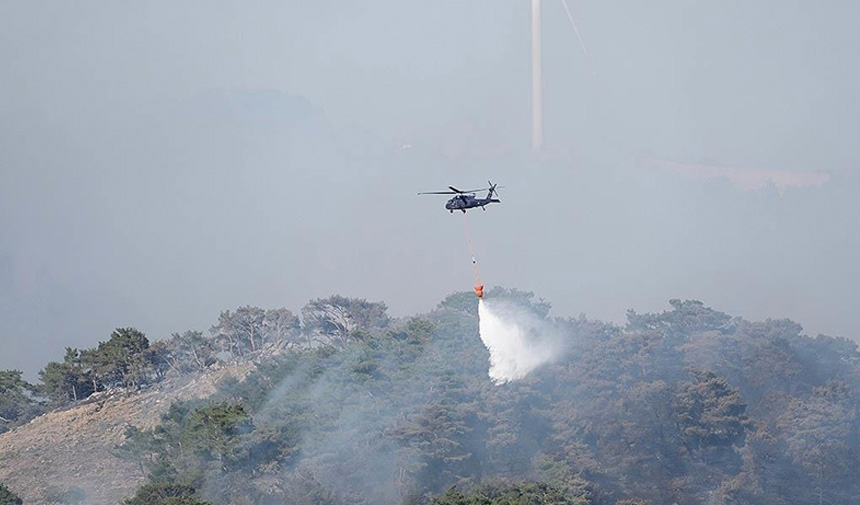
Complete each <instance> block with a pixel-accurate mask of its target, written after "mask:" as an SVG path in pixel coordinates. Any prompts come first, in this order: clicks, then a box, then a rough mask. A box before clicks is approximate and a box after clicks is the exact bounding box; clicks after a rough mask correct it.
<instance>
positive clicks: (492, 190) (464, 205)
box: [418, 181, 504, 214]
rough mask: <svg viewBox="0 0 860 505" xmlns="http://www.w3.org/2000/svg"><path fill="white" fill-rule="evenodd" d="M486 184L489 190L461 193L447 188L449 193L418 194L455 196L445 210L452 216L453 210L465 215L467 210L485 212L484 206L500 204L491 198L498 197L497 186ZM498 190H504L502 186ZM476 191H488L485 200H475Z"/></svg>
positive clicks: (450, 187) (472, 190)
mask: <svg viewBox="0 0 860 505" xmlns="http://www.w3.org/2000/svg"><path fill="white" fill-rule="evenodd" d="M487 184H489V185H490V187H489V188H481V189H469V190H466V191H461V190H459V189H457V188H455V187H454V186H448V189H450V191H426V192H422V193H418V194H419V195H457V196H455V197H453V198H451V199H450V200H448V202H447V203H445V208H446V209H448V211H449V212H451V213H452V214H453V213H454V211H455V210H460V211H462V212H463V214H465V213H466V210H467V209H474V208H476V207H480V208H482V209H484V210H487V208H486V205H488V204H491V203H501V202H502V201H501V200H499V199H498V198H493V195H494V194H495V195H498V194H499V192H498V190H496V186H498V184H493V183H492V182H490V181H487ZM499 187H500V188H504V186H499ZM478 191H488V193H487V197H486V198H477V197H476V196H475V193H476V192H478Z"/></svg>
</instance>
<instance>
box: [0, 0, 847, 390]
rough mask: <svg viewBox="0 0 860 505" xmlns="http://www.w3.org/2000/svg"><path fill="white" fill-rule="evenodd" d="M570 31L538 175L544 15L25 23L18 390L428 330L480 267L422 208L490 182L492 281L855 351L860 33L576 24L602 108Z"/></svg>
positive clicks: (10, 160)
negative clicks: (173, 342)
mask: <svg viewBox="0 0 860 505" xmlns="http://www.w3.org/2000/svg"><path fill="white" fill-rule="evenodd" d="M545 4H546V5H545V26H544V36H545V42H544V48H545V55H544V56H545V67H544V71H545V85H546V90H545V105H546V112H545V118H546V126H545V131H546V143H547V149H546V153H544V156H542V157H537V156H533V155H532V153H531V152H530V150H529V145H528V142H529V131H528V128H529V109H528V107H529V75H528V65H529V47H528V40H529V31H528V30H529V22H528V15H529V12H528V3H527V2H491V1H489V0H476V1H474V2H468V3H467V4H466V5H464V4H462V3H461V2H454V1H453V0H439V1H435V2H430V3H414V2H407V3H404V2H394V1H391V0H376V1H371V2H361V3H360V5H359V4H356V5H344V3H343V2H330V1H318V2H287V3H279V2H271V1H256V2H243V3H242V4H241V5H228V4H220V5H219V4H213V3H211V2H184V3H179V4H176V3H168V2H156V3H146V4H132V3H111V4H97V3H75V4H72V3H63V2H53V3H52V4H51V5H50V6H49V7H46V6H45V5H36V4H31V3H22V2H7V3H5V4H3V5H2V6H0V33H2V34H3V35H2V36H0V64H2V66H3V68H4V76H3V79H2V80H0V116H2V117H3V120H2V121H0V180H2V184H0V369H6V368H17V369H22V370H24V371H25V372H26V375H27V376H28V377H30V378H34V377H35V374H36V372H37V370H38V369H39V368H40V367H41V366H43V365H44V363H45V362H46V361H47V360H51V359H54V360H56V359H60V358H61V357H62V356H61V355H60V354H58V353H61V352H62V349H63V347H64V346H67V345H68V346H79V347H84V346H92V345H95V344H96V343H97V342H98V341H99V340H105V339H107V338H108V336H109V334H110V332H111V331H112V330H113V329H114V328H115V327H117V326H122V325H134V326H136V327H139V328H141V329H143V330H145V331H146V332H147V334H149V335H150V336H152V337H153V338H164V337H166V336H167V335H169V334H170V333H171V332H179V331H184V330H186V329H189V328H198V329H203V330H205V329H206V325H208V324H211V318H212V315H213V314H216V313H218V311H220V310H222V309H226V308H233V307H236V306H238V305H240V304H255V305H259V306H266V307H270V306H271V307H275V306H287V307H291V308H293V309H294V310H297V309H298V308H299V307H301V306H302V305H303V304H304V303H305V302H306V300H308V299H312V298H314V297H320V296H328V295H330V294H332V293H335V292H337V293H343V294H345V295H350V296H359V297H366V298H368V299H373V300H385V301H386V303H387V304H388V305H389V306H390V308H391V312H392V313H393V314H395V315H404V314H411V313H415V312H420V311H426V310H429V309H430V308H432V307H433V306H434V304H435V303H436V302H437V301H438V300H439V299H440V298H442V297H443V296H444V295H445V294H447V293H450V292H451V291H453V290H456V289H464V288H468V287H469V286H470V283H471V274H470V271H469V269H470V267H471V265H470V264H469V257H468V253H467V249H466V244H465V243H464V240H463V235H462V224H461V223H460V220H461V218H460V217H459V216H451V215H449V214H448V213H446V212H445V211H444V209H443V203H444V200H442V199H438V200H436V199H432V197H420V198H419V197H417V196H415V193H416V192H417V191H421V190H435V189H443V188H444V187H445V186H447V185H448V184H454V185H461V186H470V187H471V186H480V185H482V184H483V183H484V182H486V181H487V179H492V180H493V182H499V183H501V184H503V185H505V186H506V187H505V188H504V189H502V194H501V198H502V202H503V203H502V204H501V205H499V206H495V207H493V208H492V209H490V210H488V211H487V212H486V213H483V212H481V213H474V214H472V215H471V216H470V218H471V219H472V229H473V233H474V238H475V245H476V249H477V250H476V255H477V257H478V261H479V262H480V264H481V268H482V274H483V276H484V280H485V282H486V284H487V285H496V284H499V285H506V286H516V287H520V288H522V289H528V290H534V291H536V292H539V293H541V294H542V295H543V296H546V297H547V298H549V299H551V300H552V301H553V307H554V309H553V313H554V314H557V315H563V316H567V315H576V314H579V313H581V312H584V313H586V314H588V315H589V316H590V317H594V318H598V319H603V320H613V321H618V322H622V321H623V316H624V311H625V310H626V309H627V308H631V307H635V308H636V309H637V310H643V311H644V310H658V309H660V308H662V307H663V306H664V305H665V303H666V301H667V300H668V299H671V298H695V299H701V300H704V301H706V302H707V303H708V304H709V305H712V306H714V307H716V308H718V309H719V310H725V311H726V312H729V313H731V314H734V315H738V316H742V317H748V318H752V319H760V318H765V317H783V316H784V317H790V318H792V319H793V320H796V321H798V322H800V323H801V324H803V325H804V327H805V329H806V331H807V332H808V333H810V334H814V333H817V332H824V333H827V334H830V335H842V336H846V337H850V338H856V336H857V328H860V315H858V313H857V311H856V310H854V305H855V303H856V302H854V298H856V297H854V296H853V291H854V286H856V285H857V283H858V281H860V267H858V264H857V262H856V258H857V257H858V255H860V239H858V236H857V234H856V222H855V218H854V216H857V215H858V211H860V204H858V203H857V200H856V198H855V195H856V194H857V190H858V189H860V184H858V177H860V172H858V167H857V162H858V158H860V144H858V143H857V142H856V139H857V138H860V99H858V97H857V95H856V93H855V91H854V90H856V89H858V85H860V74H858V72H857V70H856V65H853V54H852V53H853V51H854V48H856V47H858V46H860V34H858V32H857V31H856V29H855V26H854V24H855V22H854V20H856V19H857V15H858V14H860V12H858V11H860V7H858V6H856V5H854V4H850V3H847V2H842V3H837V4H831V5H827V6H820V5H812V4H808V5H800V4H798V5H790V6H789V5H785V4H784V3H781V2H776V1H764V2H757V3H755V4H741V3H730V4H713V5H702V4H695V5H693V4H689V3H684V2H681V1H668V2H662V3H659V4H657V5H654V4H647V5H646V4H641V3H636V2H623V3H614V4H606V3H596V2H592V3H587V2H574V3H572V4H571V7H572V8H573V11H574V15H575V16H576V18H577V21H578V23H579V28H580V30H581V32H582V36H583V39H584V41H585V43H586V45H587V46H588V50H589V54H590V56H591V63H592V64H593V67H594V71H595V74H596V76H597V78H596V80H592V79H591V77H590V72H589V69H588V67H587V65H586V62H585V60H584V58H583V55H582V52H581V50H580V49H579V46H578V43H577V41H576V39H575V37H574V35H573V33H572V31H571V29H570V27H569V26H568V25H567V19H566V17H565V16H564V12H563V10H562V9H561V6H560V5H556V4H554V3H553V2H546V3H545ZM667 161H668V162H675V163H677V164H680V165H682V166H691V167H695V166H706V167H718V168H720V167H722V168H735V169H738V168H739V169H740V170H741V171H749V172H751V173H756V172H761V171H775V172H787V173H798V172H802V173H818V174H821V173H823V174H825V175H826V180H825V182H823V183H821V184H818V183H815V184H810V185H807V186H801V187H788V188H780V191H777V190H776V189H775V188H774V187H764V188H763V189H758V190H749V189H744V188H743V187H739V185H737V184H736V185H732V184H730V183H729V182H727V181H726V179H725V178H720V177H716V178H705V179H701V178H696V177H694V175H695V174H696V173H697V172H695V169H691V170H693V171H692V172H691V171H690V170H687V171H683V170H668V169H665V168H660V167H661V166H663V165H660V163H662V162H667ZM718 172H719V171H718ZM691 175H693V176H691ZM777 182H778V181H777ZM740 186H743V185H742V184H741V185H740ZM775 186H779V184H775Z"/></svg>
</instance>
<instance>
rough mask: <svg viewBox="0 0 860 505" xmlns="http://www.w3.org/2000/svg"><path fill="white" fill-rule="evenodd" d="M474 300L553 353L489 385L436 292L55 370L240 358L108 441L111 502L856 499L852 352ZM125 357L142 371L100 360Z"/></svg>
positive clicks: (723, 322)
mask: <svg viewBox="0 0 860 505" xmlns="http://www.w3.org/2000/svg"><path fill="white" fill-rule="evenodd" d="M487 296H488V297H489V296H495V297H499V298H502V297H504V298H509V299H512V300H515V301H516V302H517V303H518V304H519V305H522V306H524V307H527V308H529V309H530V310H532V311H533V312H534V313H535V314H537V315H538V316H540V317H542V318H545V319H546V320H547V321H548V322H550V323H551V324H553V325H554V326H555V327H556V328H557V329H558V330H559V331H560V332H562V333H563V334H564V335H566V336H567V344H568V345H567V348H566V351H564V352H563V353H561V354H560V355H559V356H558V358H557V360H556V361H555V362H554V363H552V364H550V365H546V366H545V367H543V368H542V369H539V370H538V371H537V372H535V373H533V374H532V375H531V376H529V377H527V378H526V379H523V380H521V381H518V382H514V383H508V384H505V385H499V386H497V385H494V384H492V383H491V382H490V381H489V379H488V377H487V369H488V357H489V356H488V353H487V351H486V349H485V348H484V347H483V345H482V343H481V340H480V339H479V337H478V321H477V311H476V305H477V303H476V300H475V297H474V295H473V294H472V293H454V294H452V295H451V296H449V297H448V298H446V299H445V300H443V301H442V302H441V303H440V304H439V306H438V307H437V308H436V309H435V310H433V311H431V312H430V313H427V314H423V315H419V316H415V317H410V318H404V319H398V320H395V319H392V318H390V317H388V316H387V315H386V310H385V306H384V304H376V303H370V302H366V301H364V300H355V299H347V298H343V297H331V298H329V299H324V300H314V301H312V302H310V303H309V304H308V305H307V306H306V307H305V308H304V309H303V310H302V311H301V317H298V316H294V315H293V314H292V313H291V312H289V311H287V310H286V309H281V310H279V311H264V310H259V309H254V308H250V307H246V308H242V309H239V310H237V311H236V312H232V313H231V312H225V313H222V314H221V317H220V318H219V322H218V324H216V325H215V326H213V328H212V330H210V336H209V337H204V336H203V335H202V334H201V333H199V332H186V333H185V334H182V335H174V336H173V338H172V339H171V340H170V341H167V342H156V343H155V344H153V345H151V346H146V345H142V340H141V339H140V338H137V337H135V336H134V335H136V334H134V333H133V332H131V331H126V332H120V331H119V330H118V332H116V333H115V335H119V336H120V337H121V338H120V337H118V338H117V342H116V346H114V345H113V344H110V343H106V344H104V345H101V344H100V346H99V348H97V349H95V350H93V351H92V352H95V353H99V352H101V351H99V350H98V349H103V350H104V352H105V355H108V356H114V357H116V358H115V359H116V363H117V364H124V365H125V366H123V367H120V366H117V367H115V369H114V370H113V371H112V372H110V373H108V370H109V367H105V368H101V367H98V366H95V365H94V363H95V362H94V361H87V360H83V359H81V356H82V355H86V354H87V353H77V352H71V353H69V354H70V357H69V361H70V363H69V366H70V367H72V366H79V367H80V368H79V370H81V371H82V373H87V374H90V375H87V376H86V380H80V381H79V382H74V383H75V384H79V386H80V387H82V385H83V384H85V383H86V384H90V385H92V387H93V389H99V388H104V387H119V386H122V385H124V386H126V387H133V385H135V384H140V383H143V382H145V381H147V380H150V381H151V380H159V377H162V376H166V375H169V374H178V373H189V372H192V371H194V370H199V369H202V368H205V367H207V366H210V364H211V363H213V362H215V361H216V360H218V359H249V358H252V359H254V360H255V361H256V362H257V363H258V366H257V367H256V369H255V370H254V371H253V372H252V373H251V374H250V375H249V376H248V377H247V378H245V379H244V380H242V381H238V380H235V379H229V380H225V381H223V382H222V383H221V384H219V387H218V391H217V392H216V393H215V394H214V395H213V396H212V397H210V398H207V399H205V400H198V401H189V402H180V403H176V404H174V405H172V406H171V407H170V409H169V410H168V411H167V413H166V414H165V415H164V416H163V418H162V421H161V424H160V425H158V426H157V427H155V428H154V429H151V430H140V429H138V428H135V427H133V426H132V427H129V428H128V430H127V432H126V441H125V443H124V444H122V445H120V446H119V447H117V448H116V455H117V456H119V457H122V458H125V459H128V460H131V461H135V462H137V463H139V465H140V468H141V471H142V472H143V474H144V475H146V476H147V479H148V480H147V482H146V484H145V485H144V486H143V487H142V488H141V489H140V490H139V491H138V493H137V495H136V496H134V497H131V498H130V499H129V500H130V501H129V503H150V502H151V503H202V502H204V501H208V502H211V503H223V504H227V503H235V504H266V505H268V504H274V503H291V504H297V505H302V504H308V505H310V504H313V505H327V504H332V505H335V504H338V505H339V504H349V505H361V504H409V505H417V504H431V503H432V504H434V505H447V504H511V505H513V504H539V503H541V504H542V503H564V504H599V505H616V504H617V505H622V504H624V505H634V504H635V505H645V504H652V505H656V504H662V503H684V504H693V505H695V504H702V505H705V504H707V505H711V504H729V503H755V504H765V505H770V504H773V505H782V504H788V503H792V504H818V503H852V502H855V501H857V499H858V498H860V480H858V479H857V478H856V477H857V470H856V469H857V468H860V451H857V449H856V448H857V447H858V442H860V420H858V418H857V406H858V378H860V353H858V349H857V346H856V344H855V343H854V342H852V341H849V340H847V339H843V338H833V337H827V336H817V337H810V336H807V335H804V334H803V332H802V328H801V327H800V326H799V325H797V324H796V323H793V322H791V321H788V320H766V321H760V322H751V321H747V320H744V319H742V318H737V317H731V316H730V315H728V314H724V313H722V312H719V311H716V310H713V309H711V308H709V307H707V306H705V305H704V304H703V303H701V302H698V301H692V300H687V301H682V300H672V301H670V307H669V309H668V310H666V311H664V312H661V313H646V314H640V313H637V312H635V311H630V312H628V315H627V323H626V324H625V325H624V326H617V325H613V324H607V323H602V322H599V321H593V320H589V319H586V318H584V317H580V318H576V319H570V318H568V319H560V318H550V316H549V315H548V314H549V304H547V303H546V302H544V301H542V300H536V299H535V297H534V295H532V294H531V293H524V292H520V291H516V290H504V289H496V290H493V291H490V292H488V293H487ZM112 340H113V336H112ZM135 343H137V344H135ZM130 348H131V349H136V350H137V351H135V352H138V353H140V355H150V356H153V359H152V360H149V361H147V360H141V359H139V358H134V357H132V356H130V354H134V353H124V352H122V351H121V350H117V349H130ZM109 349H113V350H112V351H110V352H109V353H108V352H107V350H109ZM272 349H278V350H279V351H280V352H272V353H267V352H266V350H272ZM147 353H150V354H147ZM225 353H226V357H225V356H224V355H225ZM159 356H160V361H159ZM88 359H90V358H88ZM76 360H80V362H81V364H80V365H76V364H74V363H75V362H76ZM84 363H87V364H86V365H85V364H84ZM146 363H149V364H146ZM159 363H161V364H159ZM142 364H143V365H142ZM138 367H142V368H138ZM147 367H149V368H147ZM159 367H161V368H160V371H157V370H159ZM141 369H143V370H144V372H143V373H141V372H140V371H139V370H141ZM9 377H13V376H12V375H9ZM9 377H7V379H8V378H9ZM93 377H95V378H96V381H95V384H93V382H92V379H93ZM19 378H20V377H19ZM7 382H11V381H8V380H7ZM19 387H20V388H24V391H25V393H26V391H30V390H31V389H27V387H29V386H27V387H25V386H23V385H19ZM66 390H70V388H69V387H68V385H67V386H66ZM25 397H27V394H25ZM66 398H67V399H68V397H66ZM19 399H20V397H19Z"/></svg>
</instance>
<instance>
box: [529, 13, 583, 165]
mask: <svg viewBox="0 0 860 505" xmlns="http://www.w3.org/2000/svg"><path fill="white" fill-rule="evenodd" d="M561 4H562V6H563V7H564V12H565V14H567V19H568V21H570V25H571V26H572V27H573V31H574V33H575V34H576V39H577V40H578V41H579V46H580V48H581V49H582V52H583V54H584V55H585V60H586V64H587V65H588V68H589V71H590V72H591V78H592V79H593V80H594V79H595V74H594V67H592V65H591V62H590V61H589V57H588V50H587V49H586V48H585V42H583V40H582V36H580V34H579V28H577V26H576V21H574V19H573V15H572V14H571V12H570V7H568V5H567V0H561ZM541 74H542V68H541V0H532V148H534V150H536V151H539V150H540V149H541V148H542V147H543V77H542V75H541Z"/></svg>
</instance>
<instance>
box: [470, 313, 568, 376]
mask: <svg viewBox="0 0 860 505" xmlns="http://www.w3.org/2000/svg"><path fill="white" fill-rule="evenodd" d="M478 319H479V328H480V333H481V340H482V341H483V342H484V345H485V346H486V347H487V349H488V350H489V351H490V372H489V375H490V379H491V380H492V381H493V382H494V383H496V384H504V383H506V382H512V381H516V380H520V379H522V378H524V377H525V376H526V375H528V374H529V373H531V372H532V371H534V370H536V369H537V368H539V367H540V366H542V365H545V364H547V363H550V362H552V361H553V360H554V359H556V358H557V357H559V356H560V355H561V354H563V351H564V343H563V340H562V338H561V335H560V334H559V333H558V332H557V331H556V330H555V329H554V328H553V326H552V324H551V323H550V322H548V321H547V320H545V319H542V318H540V317H538V316H537V315H536V314H534V313H533V312H531V311H529V310H527V309H525V308H522V307H520V306H518V305H515V304H513V303H511V302H508V301H505V300H492V301H484V300H479V301H478Z"/></svg>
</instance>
